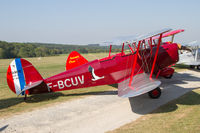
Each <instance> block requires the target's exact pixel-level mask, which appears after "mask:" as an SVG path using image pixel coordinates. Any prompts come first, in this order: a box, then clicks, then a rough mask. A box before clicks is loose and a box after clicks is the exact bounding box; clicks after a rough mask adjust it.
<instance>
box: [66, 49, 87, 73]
mask: <svg viewBox="0 0 200 133" xmlns="http://www.w3.org/2000/svg"><path fill="white" fill-rule="evenodd" d="M87 62H88V61H87V60H86V59H85V58H84V57H83V56H82V55H80V54H79V53H78V52H76V51H72V52H71V53H70V54H69V56H68V58H67V62H66V70H69V69H72V68H75V67H77V66H80V65H83V64H85V63H87Z"/></svg>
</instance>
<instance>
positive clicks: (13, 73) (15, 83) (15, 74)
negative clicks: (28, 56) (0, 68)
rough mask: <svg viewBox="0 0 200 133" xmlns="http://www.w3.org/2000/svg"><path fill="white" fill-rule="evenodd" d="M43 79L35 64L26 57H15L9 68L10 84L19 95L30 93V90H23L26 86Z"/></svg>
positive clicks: (8, 79)
mask: <svg viewBox="0 0 200 133" xmlns="http://www.w3.org/2000/svg"><path fill="white" fill-rule="evenodd" d="M42 79H43V78H42V77H41V75H40V74H39V73H38V71H37V70H36V69H35V68H34V67H33V65H32V64H31V63H30V62H28V61H27V60H25V59H21V58H16V59H14V60H13V61H12V62H11V63H10V65H9V67H8V70H7V83H8V86H9V88H10V89H11V90H12V91H13V92H14V93H16V94H17V95H19V94H21V95H24V94H25V93H26V94H28V90H27V91H25V92H22V91H23V89H24V87H25V86H27V85H29V84H31V83H34V82H36V81H38V80H42Z"/></svg>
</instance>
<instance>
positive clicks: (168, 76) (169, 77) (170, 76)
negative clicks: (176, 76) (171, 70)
mask: <svg viewBox="0 0 200 133" xmlns="http://www.w3.org/2000/svg"><path fill="white" fill-rule="evenodd" d="M172 76H173V74H171V75H167V76H165V77H164V78H166V79H171V78H172Z"/></svg>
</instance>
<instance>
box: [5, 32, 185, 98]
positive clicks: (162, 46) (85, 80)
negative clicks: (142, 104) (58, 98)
mask: <svg viewBox="0 0 200 133" xmlns="http://www.w3.org/2000/svg"><path fill="white" fill-rule="evenodd" d="M182 31H184V30H175V31H171V29H163V30H161V31H158V32H154V33H151V34H147V35H146V36H140V37H138V38H136V39H134V40H128V41H129V42H124V43H123V45H122V50H121V52H120V53H117V54H114V55H111V50H112V45H110V51H109V55H108V57H105V58H102V59H96V60H93V61H90V62H88V61H87V60H86V59H85V58H84V57H83V56H81V55H80V54H79V53H78V52H76V51H73V52H71V53H70V54H69V56H68V59H67V62H66V71H64V72H62V73H59V74H56V75H54V76H52V77H49V78H46V79H43V78H42V76H41V75H40V74H39V72H38V71H37V70H36V69H35V67H34V66H33V65H32V64H31V63H30V62H28V61H27V60H25V59H22V58H16V59H15V60H13V61H12V62H11V64H10V65H9V67H8V70H7V83H8V86H9V87H10V89H11V90H12V91H13V92H14V93H16V94H17V95H25V97H26V95H32V94H39V93H47V92H56V91H63V90H71V89H78V88H84V87H91V86H98V85H109V84H118V96H120V97H134V96H138V95H141V94H144V93H147V92H148V93H149V96H150V97H151V98H158V97H160V95H161V90H160V88H159V86H160V84H161V82H160V81H159V80H158V77H159V76H163V77H166V78H170V77H171V76H172V75H173V73H174V69H173V68H170V67H169V66H170V65H172V64H175V63H176V62H177V61H178V60H179V56H178V49H179V45H178V44H177V43H173V38H174V35H175V34H177V33H179V32H182ZM168 36H172V41H171V42H163V41H162V38H164V37H168ZM126 48H128V50H127V49H126Z"/></svg>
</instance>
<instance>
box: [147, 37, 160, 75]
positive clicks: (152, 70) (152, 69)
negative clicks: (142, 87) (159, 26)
mask: <svg viewBox="0 0 200 133" xmlns="http://www.w3.org/2000/svg"><path fill="white" fill-rule="evenodd" d="M161 39H162V34H160V37H159V41H158V45H157V49H156V54H155V57H154V60H153V66H152V68H151V73H150V78H152V75H153V72H154V67H155V64H156V60H157V57H158V51H159V47H160V43H161Z"/></svg>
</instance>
